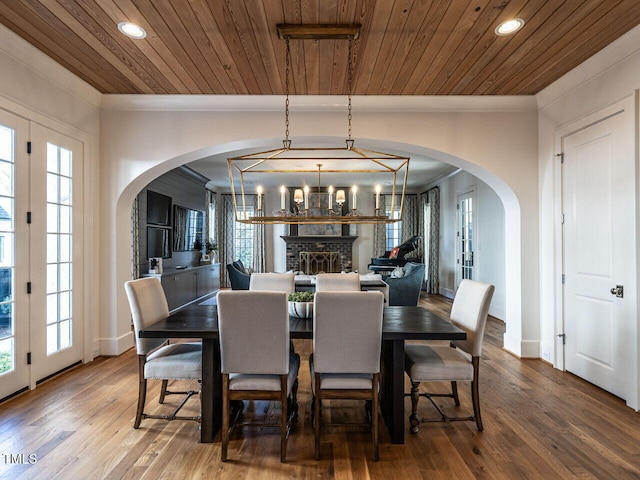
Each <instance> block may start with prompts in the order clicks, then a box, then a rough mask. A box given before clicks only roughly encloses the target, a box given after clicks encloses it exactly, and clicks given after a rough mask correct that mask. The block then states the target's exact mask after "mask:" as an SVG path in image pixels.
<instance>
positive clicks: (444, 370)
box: [405, 280, 495, 433]
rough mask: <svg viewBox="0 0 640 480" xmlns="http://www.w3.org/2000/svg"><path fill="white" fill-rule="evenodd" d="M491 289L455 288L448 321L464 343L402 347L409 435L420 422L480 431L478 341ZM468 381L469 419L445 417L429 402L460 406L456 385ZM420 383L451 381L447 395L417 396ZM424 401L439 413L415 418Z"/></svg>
mask: <svg viewBox="0 0 640 480" xmlns="http://www.w3.org/2000/svg"><path fill="white" fill-rule="evenodd" d="M494 289H495V287H494V286H493V285H490V284H488V283H482V282H477V281H474V280H463V281H462V282H461V283H460V286H459V287H458V291H457V292H456V295H455V298H454V300H453V305H452V307H451V314H450V321H451V323H453V324H454V325H455V326H456V327H459V328H461V329H463V330H464V331H465V332H466V334H467V338H466V340H454V341H452V342H451V345H450V346H446V345H424V344H410V345H406V346H405V372H407V375H409V378H410V380H411V416H410V417H409V423H410V424H411V427H410V430H411V433H417V432H418V425H419V424H420V423H421V422H450V421H460V420H470V421H475V422H476V426H477V428H478V430H479V431H482V429H483V426H482V417H481V415H480V392H479V388H478V377H479V369H480V355H481V354H482V340H483V337H484V331H485V326H486V323H487V315H488V312H489V305H490V304H491V298H492V297H493V291H494ZM463 381H466V382H471V397H472V403H473V416H466V417H451V416H448V415H446V414H445V413H444V412H443V411H442V409H441V408H440V407H439V406H438V405H437V404H436V402H435V401H434V400H433V399H434V398H435V397H448V398H452V399H453V400H454V402H455V405H456V406H460V399H459V397H458V385H457V382H463ZM422 382H451V393H428V392H425V393H420V392H419V387H420V383H422ZM419 397H425V398H427V399H428V400H429V401H430V402H431V403H432V404H433V406H434V407H435V408H436V410H437V411H438V413H439V414H440V416H439V417H437V418H420V417H419V416H418V412H417V410H418V399H419Z"/></svg>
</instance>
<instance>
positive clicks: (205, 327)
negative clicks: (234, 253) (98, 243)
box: [140, 305, 466, 443]
mask: <svg viewBox="0 0 640 480" xmlns="http://www.w3.org/2000/svg"><path fill="white" fill-rule="evenodd" d="M289 321H290V337H291V338H292V339H305V338H306V339H311V338H313V321H312V320H311V319H298V318H294V317H291V318H290V319H289ZM140 337H141V338H191V339H195V338H200V339H202V395H201V402H202V405H201V408H202V414H201V432H200V441H201V442H202V443H211V442H213V439H214V437H215V435H216V433H217V432H218V430H220V426H221V425H222V374H221V373H220V344H219V342H218V311H217V307H216V306H215V305H190V306H187V307H185V308H183V309H181V310H178V311H176V312H174V313H172V314H171V315H170V316H169V317H167V318H165V319H163V320H160V321H159V322H156V323H154V324H153V325H149V326H147V327H145V328H144V329H143V330H141V331H140ZM464 338H466V334H465V332H464V330H461V329H459V328H457V327H455V326H454V325H452V324H451V323H449V322H448V321H447V320H445V319H443V318H442V317H439V316H438V315H437V314H435V313H434V312H432V311H430V310H427V309H425V308H422V307H385V308H384V314H383V324H382V362H381V372H380V377H381V381H380V383H381V389H380V400H381V405H380V407H381V408H380V410H381V413H382V417H383V419H384V422H385V425H386V426H387V428H388V430H389V436H390V438H391V441H392V443H404V427H405V421H408V420H407V418H405V414H404V342H405V341H406V340H463V339H464Z"/></svg>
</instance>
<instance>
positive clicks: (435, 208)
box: [425, 187, 440, 294]
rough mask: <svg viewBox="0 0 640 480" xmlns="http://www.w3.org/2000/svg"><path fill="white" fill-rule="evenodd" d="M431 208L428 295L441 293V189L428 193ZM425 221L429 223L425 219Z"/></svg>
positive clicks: (436, 188)
mask: <svg viewBox="0 0 640 480" xmlns="http://www.w3.org/2000/svg"><path fill="white" fill-rule="evenodd" d="M427 202H428V203H429V207H430V212H431V214H430V218H429V220H428V221H429V260H428V262H427V263H428V267H427V268H428V271H427V293H434V294H439V293H440V277H439V275H440V188H439V187H434V188H432V189H431V190H429V191H427ZM425 221H427V220H426V219H425Z"/></svg>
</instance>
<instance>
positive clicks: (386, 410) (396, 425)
mask: <svg viewBox="0 0 640 480" xmlns="http://www.w3.org/2000/svg"><path fill="white" fill-rule="evenodd" d="M380 382H381V389H380V394H381V403H382V405H381V411H382V417H383V418H384V422H385V424H386V425H387V429H388V430H389V436H390V437H391V442H392V443H404V421H405V418H404V340H384V341H383V342H382V363H381V369H380Z"/></svg>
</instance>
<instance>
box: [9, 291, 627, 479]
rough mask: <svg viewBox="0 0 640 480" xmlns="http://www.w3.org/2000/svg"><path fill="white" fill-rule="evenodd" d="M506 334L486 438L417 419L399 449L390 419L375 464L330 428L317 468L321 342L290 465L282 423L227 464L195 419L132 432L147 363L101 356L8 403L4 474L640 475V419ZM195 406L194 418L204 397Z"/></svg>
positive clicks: (464, 396) (491, 339) (256, 411)
mask: <svg viewBox="0 0 640 480" xmlns="http://www.w3.org/2000/svg"><path fill="white" fill-rule="evenodd" d="M421 302H422V304H423V305H424V306H427V307H428V308H433V309H435V310H437V311H438V312H440V313H442V314H446V313H447V312H448V310H449V308H450V303H449V302H448V301H447V300H445V299H442V298H441V297H436V296H431V297H425V298H423V299H422V300H421ZM503 332H504V325H503V324H502V323H501V322H499V321H497V320H495V319H490V321H489V323H488V328H487V333H486V336H485V345H484V347H485V348H484V352H483V358H482V361H481V369H480V374H481V380H480V395H481V402H482V414H483V422H484V427H485V429H484V432H482V433H480V432H478V431H477V430H476V429H475V424H474V423H472V422H458V423H452V424H444V423H427V424H422V425H421V426H420V432H418V434H416V435H412V434H410V433H409V432H408V422H407V424H406V426H405V429H406V430H405V431H406V432H407V434H406V444H405V445H392V444H390V443H389V438H388V435H387V433H386V429H385V427H384V425H383V424H382V423H381V448H380V461H379V462H373V461H372V459H371V445H370V438H371V437H370V434H369V433H368V432H366V431H364V430H363V429H357V428H339V427H335V428H333V427H332V428H330V429H328V430H327V431H325V432H324V433H323V437H322V438H323V443H322V458H323V459H322V460H320V461H316V460H314V459H313V429H312V427H311V423H310V417H309V414H310V407H311V405H310V400H311V395H310V384H309V372H308V362H307V358H308V355H307V354H308V352H309V350H310V348H311V347H310V342H306V341H297V343H296V348H297V349H298V350H299V351H301V353H302V357H303V365H302V366H301V369H300V376H299V380H300V390H299V402H300V415H299V419H298V422H297V423H296V424H295V425H294V428H293V430H292V432H291V436H290V438H289V444H288V455H287V459H288V461H287V463H286V464H284V465H283V464H281V463H280V461H279V459H280V455H279V435H278V432H277V430H276V429H268V428H261V429H246V428H245V429H243V430H242V431H239V432H234V434H233V436H232V441H231V443H230V447H229V457H230V461H229V462H227V463H225V464H223V463H221V462H220V443H219V441H216V442H215V443H213V444H208V445H204V444H200V443H198V438H199V432H198V427H199V425H198V424H196V423H195V422H178V421H176V422H164V421H161V420H143V422H142V427H141V428H140V429H139V430H134V429H133V427H132V425H133V419H134V415H135V405H136V396H137V360H136V358H135V352H134V350H130V351H129V352H127V353H125V354H124V355H122V356H120V357H117V358H98V359H96V360H95V361H94V362H92V363H90V364H87V365H84V366H81V367H78V368H76V369H74V370H72V371H69V372H67V373H64V374H62V375H60V376H59V377H57V378H55V379H53V380H51V381H49V382H46V383H44V384H42V385H40V386H39V387H38V388H37V389H36V390H34V391H31V392H27V393H25V394H23V395H21V396H19V397H17V398H14V399H12V400H10V401H7V402H5V403H4V404H2V405H0V479H12V480H14V479H25V480H26V479H29V480H35V479H47V480H50V479H65V480H68V479H178V478H180V479H182V478H185V479H187V478H188V479H195V478H221V479H227V478H228V479H242V478H247V479H263V478H264V479H266V478H269V479H274V478H285V477H288V478H337V479H366V478H379V479H385V480H387V479H399V480H400V479H402V480H404V479H408V478H413V479H427V478H428V479H472V478H481V479H509V480H511V479H545V480H549V479H572V478H576V479H577V478H579V479H587V478H594V479H614V478H615V479H638V478H640V414H638V413H636V412H634V411H633V410H631V409H630V408H628V407H626V406H625V404H624V402H623V401H622V400H620V399H619V398H616V397H614V396H613V395H610V394H608V393H606V392H604V391H602V390H600V389H598V388H596V387H594V386H593V385H591V384H589V383H587V382H585V381H583V380H581V379H579V378H576V377H575V376H573V375H571V374H568V373H563V372H560V371H558V370H555V369H553V368H552V367H551V366H549V365H547V364H546V363H544V362H542V361H540V360H519V359H517V358H515V357H514V356H512V355H510V354H509V353H507V352H505V351H504V350H503V349H502V334H503ZM154 383H155V384H154ZM154 383H152V385H151V389H150V392H149V396H148V399H147V402H148V404H149V405H150V406H151V409H152V410H153V409H155V410H156V411H161V410H163V409H168V408H170V407H169V406H157V393H158V391H159V385H158V384H157V383H159V382H154ZM432 390H433V389H432ZM407 391H408V385H407ZM460 394H461V403H462V405H461V407H460V409H461V410H462V411H468V409H470V407H471V400H470V395H469V389H468V388H467V386H466V385H461V388H460ZM447 402H448V400H445V399H443V400H441V401H440V402H439V404H443V405H445V404H447ZM169 403H171V404H173V403H174V399H172V398H171V397H170V399H169ZM333 406H334V408H333V409H327V411H325V414H326V415H331V417H332V418H331V421H333V422H337V421H360V420H362V418H363V415H364V409H363V408H362V405H361V404H341V405H336V404H335V403H334V404H333ZM336 407H344V408H336ZM185 408H188V409H189V410H190V411H193V412H196V411H197V410H198V409H199V402H198V401H197V400H193V401H190V405H188V406H187V407H185ZM420 408H421V413H422V414H423V415H428V414H430V413H432V412H431V410H432V407H431V408H430V406H429V405H428V402H427V401H426V400H425V399H421V405H420ZM446 408H447V409H449V410H454V409H455V407H451V406H448V405H447V407H446ZM405 409H406V411H407V412H408V411H409V409H410V401H409V399H408V398H407V399H406V403H405ZM272 415H278V407H277V405H274V404H270V403H267V402H255V403H248V404H247V406H246V408H245V416H246V417H248V418H250V417H252V416H256V417H263V416H272ZM30 455H31V457H30ZM30 461H31V463H30Z"/></svg>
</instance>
